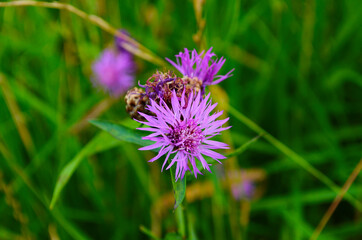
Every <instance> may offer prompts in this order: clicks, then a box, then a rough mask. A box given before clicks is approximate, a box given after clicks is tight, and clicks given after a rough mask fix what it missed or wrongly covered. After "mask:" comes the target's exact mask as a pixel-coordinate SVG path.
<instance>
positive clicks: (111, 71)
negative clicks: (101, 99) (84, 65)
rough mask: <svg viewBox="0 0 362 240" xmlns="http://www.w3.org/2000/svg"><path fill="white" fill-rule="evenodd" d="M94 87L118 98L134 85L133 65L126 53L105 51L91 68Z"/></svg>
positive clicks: (130, 57) (131, 59) (131, 58)
mask: <svg viewBox="0 0 362 240" xmlns="http://www.w3.org/2000/svg"><path fill="white" fill-rule="evenodd" d="M92 70H93V77H92V82H93V83H94V85H96V86H98V87H101V88H102V89H103V90H105V91H106V92H109V93H110V94H111V95H112V96H114V97H118V96H119V95H121V94H123V93H125V92H126V91H127V90H128V89H129V88H130V87H132V86H133V85H134V78H135V76H134V72H135V63H134V61H133V56H132V55H131V54H129V53H128V52H120V51H116V50H113V49H105V50H104V51H103V52H102V53H101V55H100V57H99V58H98V59H97V60H96V62H95V63H94V64H93V66H92Z"/></svg>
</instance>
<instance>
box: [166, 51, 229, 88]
mask: <svg viewBox="0 0 362 240" xmlns="http://www.w3.org/2000/svg"><path fill="white" fill-rule="evenodd" d="M211 51H212V47H211V48H210V49H209V50H208V51H207V52H206V53H205V54H204V52H205V51H202V52H201V53H200V54H198V53H197V51H196V50H195V49H194V50H192V51H189V50H188V49H187V48H185V51H184V52H180V53H179V54H178V55H176V63H175V62H173V61H171V60H170V59H168V58H166V60H167V61H168V62H169V63H171V64H172V65H173V66H174V67H175V68H176V69H177V70H178V71H179V72H180V73H181V74H182V75H184V76H186V77H190V78H198V79H199V80H201V81H202V85H203V87H205V86H206V85H214V84H217V83H219V82H221V81H223V80H225V79H226V78H229V77H231V76H232V75H231V73H232V71H234V69H232V70H231V71H229V72H228V73H227V74H225V75H217V76H215V75H216V74H217V73H218V71H219V70H220V68H221V67H222V66H223V65H224V63H225V61H226V59H225V58H224V57H221V58H220V59H219V60H218V59H213V57H214V56H216V55H215V53H213V52H211ZM190 53H191V55H190Z"/></svg>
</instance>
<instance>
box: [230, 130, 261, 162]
mask: <svg viewBox="0 0 362 240" xmlns="http://www.w3.org/2000/svg"><path fill="white" fill-rule="evenodd" d="M261 136H262V135H258V136H256V137H254V138H252V139H250V140H249V141H247V142H246V143H244V144H243V145H241V146H240V147H239V148H237V149H236V150H235V151H233V152H231V153H229V154H227V155H226V157H233V156H237V155H240V154H242V153H243V152H245V150H246V149H248V148H249V147H250V146H251V145H252V144H253V143H255V142H256V141H258V139H259V138H260V137H261Z"/></svg>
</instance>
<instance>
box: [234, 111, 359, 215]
mask: <svg viewBox="0 0 362 240" xmlns="http://www.w3.org/2000/svg"><path fill="white" fill-rule="evenodd" d="M229 113H230V114H232V115H233V116H234V117H235V118H236V119H238V120H239V121H240V122H242V123H244V124H245V125H246V126H247V127H249V128H250V129H252V130H253V131H255V132H256V133H258V134H259V135H261V136H263V137H264V138H265V140H267V141H268V142H269V143H270V144H272V145H273V146H274V147H276V148H277V149H278V150H279V151H281V152H282V153H284V154H285V155H286V156H288V157H289V158H290V159H292V160H293V161H294V162H296V163H297V164H299V165H300V166H301V167H302V168H304V169H305V170H306V171H307V172H309V173H310V174H312V175H313V176H314V177H316V178H317V179H318V180H320V181H321V182H323V183H324V184H325V185H327V186H328V187H329V188H330V189H332V190H333V191H334V192H336V193H337V194H339V192H340V191H341V190H342V189H341V188H340V187H339V186H338V185H336V184H335V183H334V182H333V181H332V180H330V179H329V178H328V177H327V176H326V175H324V174H323V173H322V172H320V171H319V170H317V169H316V168H314V167H313V166H312V165H311V164H310V163H309V162H308V161H307V160H305V159H304V158H303V157H301V156H300V155H298V154H297V153H296V152H294V151H293V150H291V149H290V148H289V147H287V146H286V145H284V144H283V143H281V142H280V141H279V140H277V139H276V138H274V137H273V136H272V135H270V134H269V133H268V132H266V131H265V130H264V129H262V128H261V127H259V126H258V125H257V124H256V123H254V122H253V121H252V120H250V119H249V118H247V117H246V116H245V115H244V114H242V113H240V112H239V111H237V110H236V109H235V108H233V107H232V106H230V107H229ZM345 197H346V199H347V200H348V201H349V202H350V203H351V204H352V205H353V206H355V207H356V208H357V209H358V210H360V211H362V204H361V203H360V202H359V201H358V200H357V199H355V198H354V197H353V196H352V195H350V194H349V193H346V194H345Z"/></svg>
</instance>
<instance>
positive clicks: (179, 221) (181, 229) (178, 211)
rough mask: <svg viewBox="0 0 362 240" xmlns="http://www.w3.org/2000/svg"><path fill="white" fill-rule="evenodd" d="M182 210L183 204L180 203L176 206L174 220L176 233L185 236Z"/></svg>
mask: <svg viewBox="0 0 362 240" xmlns="http://www.w3.org/2000/svg"><path fill="white" fill-rule="evenodd" d="M183 211H184V210H183V206H182V204H180V206H179V207H178V208H176V221H177V226H178V233H179V234H180V235H181V236H182V238H184V237H185V236H186V224H185V216H184V212H183Z"/></svg>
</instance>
